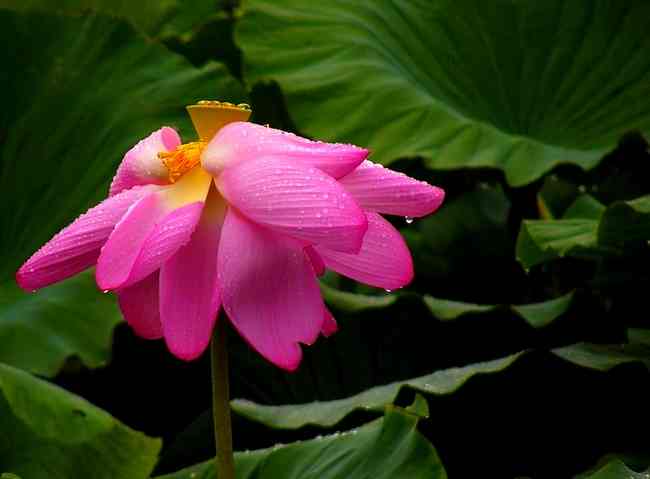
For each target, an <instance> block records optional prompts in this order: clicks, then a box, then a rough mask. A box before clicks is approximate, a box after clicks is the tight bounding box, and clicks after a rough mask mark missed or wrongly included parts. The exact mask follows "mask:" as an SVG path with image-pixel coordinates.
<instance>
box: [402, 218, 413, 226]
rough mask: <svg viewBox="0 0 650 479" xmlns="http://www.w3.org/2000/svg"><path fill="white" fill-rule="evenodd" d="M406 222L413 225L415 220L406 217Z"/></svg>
mask: <svg viewBox="0 0 650 479" xmlns="http://www.w3.org/2000/svg"><path fill="white" fill-rule="evenodd" d="M404 221H406V223H407V224H409V225H410V224H411V223H413V218H411V217H410V216H405V217H404Z"/></svg>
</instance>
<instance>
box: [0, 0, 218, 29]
mask: <svg viewBox="0 0 650 479" xmlns="http://www.w3.org/2000/svg"><path fill="white" fill-rule="evenodd" d="M0 8H7V9H12V10H21V11H35V12H45V13H58V14H66V15H83V14H84V13H87V12H95V13H100V14H106V15H111V16H114V17H118V18H124V19H125V20H127V21H129V22H130V23H131V24H133V25H134V26H135V27H137V28H138V29H140V30H142V31H143V32H146V33H147V34H149V35H153V36H163V37H167V36H171V35H179V34H183V33H186V32H188V31H189V30H191V29H193V28H195V27H197V26H199V25H202V24H203V23H205V22H206V21H207V20H208V19H209V18H210V17H211V16H214V15H216V14H217V12H218V9H217V2H214V1H210V0H182V1H181V0H140V1H138V2H130V1H125V0H57V1H56V2H52V1H50V0H0Z"/></svg>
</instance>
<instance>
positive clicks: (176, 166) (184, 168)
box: [158, 141, 207, 183]
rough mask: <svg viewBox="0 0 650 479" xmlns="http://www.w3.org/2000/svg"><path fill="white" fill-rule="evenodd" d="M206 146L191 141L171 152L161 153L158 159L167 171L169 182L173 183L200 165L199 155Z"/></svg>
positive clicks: (202, 142) (201, 142)
mask: <svg viewBox="0 0 650 479" xmlns="http://www.w3.org/2000/svg"><path fill="white" fill-rule="evenodd" d="M205 145H207V142H205V141H193V142H191V143H185V144H183V145H179V146H177V147H176V149H175V150H173V151H169V152H167V151H161V152H160V153H158V158H160V159H161V160H162V162H163V164H164V165H165V167H166V168H167V171H169V181H171V182H172V183H175V182H176V180H178V179H179V178H180V177H181V176H183V175H184V174H185V173H187V172H188V171H190V170H191V169H192V168H194V167H195V166H196V165H198V164H199V163H201V153H202V152H203V149H204V148H205Z"/></svg>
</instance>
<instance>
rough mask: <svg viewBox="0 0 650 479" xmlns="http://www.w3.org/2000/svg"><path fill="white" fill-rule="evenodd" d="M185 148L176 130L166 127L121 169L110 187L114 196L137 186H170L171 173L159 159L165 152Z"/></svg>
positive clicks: (127, 158) (136, 149)
mask: <svg viewBox="0 0 650 479" xmlns="http://www.w3.org/2000/svg"><path fill="white" fill-rule="evenodd" d="M180 144H181V138H180V137H179V136H178V133H176V130H174V129H173V128H170V127H168V126H164V127H162V128H161V129H159V130H156V131H154V132H153V133H151V134H150V135H149V136H148V137H146V138H145V139H144V140H140V142H138V143H137V144H136V145H135V146H134V147H133V148H131V149H130V150H129V151H128V152H127V153H126V155H124V158H123V159H122V163H120V166H119V167H118V169H117V173H116V174H115V177H114V178H113V182H112V183H111V187H110V190H109V191H110V196H113V195H116V194H118V193H119V192H120V191H123V190H127V189H129V188H131V187H133V186H136V185H148V184H155V185H165V184H167V183H169V173H168V171H167V168H166V167H165V165H164V164H163V162H162V161H161V160H160V158H158V153H159V152H161V151H172V150H174V149H175V148H176V147H177V146H178V145H180Z"/></svg>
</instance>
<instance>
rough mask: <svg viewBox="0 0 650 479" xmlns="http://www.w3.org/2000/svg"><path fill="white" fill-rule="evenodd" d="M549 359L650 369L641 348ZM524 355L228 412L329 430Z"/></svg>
mask: <svg viewBox="0 0 650 479" xmlns="http://www.w3.org/2000/svg"><path fill="white" fill-rule="evenodd" d="M638 336H641V334H640V333H636V336H635V337H638ZM551 353H552V354H553V355H555V356H557V357H559V358H561V359H563V360H565V361H567V362H570V363H573V364H576V365H578V366H581V367H585V368H589V369H595V370H599V371H609V370H610V369H612V368H614V367H616V366H620V365H622V364H629V363H641V364H644V365H645V366H646V367H648V368H650V348H649V347H647V345H645V346H644V345H643V344H608V345H605V344H589V343H578V344H573V345H570V346H564V347H561V348H556V349H553V350H552V351H551ZM525 354H526V351H522V352H519V353H516V354H513V355H510V356H507V357H504V358H501V359H496V360H492V361H486V362H482V363H476V364H470V365H468V366H464V367H459V368H450V369H443V370H440V371H436V372H434V373H432V374H428V375H426V376H421V377H418V378H413V379H408V380H405V381H396V382H394V383H391V384H386V385H383V386H377V387H374V388H371V389H368V390H366V391H364V392H362V393H360V394H356V395H354V396H350V397H347V398H344V399H337V400H333V401H315V402H311V403H305V404H287V405H280V406H271V405H262V404H257V403H254V402H252V401H248V400H243V399H236V400H233V401H232V408H233V410H234V411H235V412H237V413H238V414H240V415H242V416H244V417H246V418H248V419H250V420H253V421H257V422H261V423H263V424H265V425H267V426H269V427H273V428H278V429H298V428H301V427H304V426H306V425H316V426H320V427H331V426H334V425H335V424H337V423H339V422H340V421H341V420H342V419H343V418H345V417H346V416H347V415H349V414H350V413H352V412H354V411H356V410H362V411H375V412H377V411H382V410H383V409H384V407H386V406H387V405H389V404H392V403H394V402H395V400H396V398H397V396H398V394H399V393H400V391H401V390H402V389H403V388H408V389H413V390H415V391H418V392H421V393H423V394H425V395H434V396H439V395H445V394H451V393H453V392H455V391H456V390H457V389H458V388H460V387H461V386H463V385H464V384H465V383H466V382H467V381H468V380H469V379H470V378H472V377H474V376H476V375H482V374H493V373H499V372H502V371H503V370H505V369H507V368H508V367H510V366H511V365H512V364H513V363H515V362H516V361H517V360H518V359H519V358H520V357H522V356H524V355H525Z"/></svg>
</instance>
